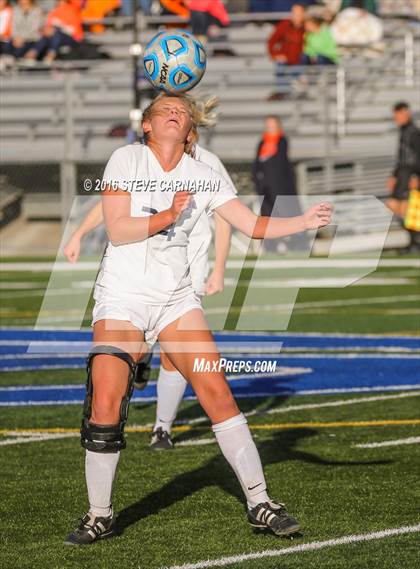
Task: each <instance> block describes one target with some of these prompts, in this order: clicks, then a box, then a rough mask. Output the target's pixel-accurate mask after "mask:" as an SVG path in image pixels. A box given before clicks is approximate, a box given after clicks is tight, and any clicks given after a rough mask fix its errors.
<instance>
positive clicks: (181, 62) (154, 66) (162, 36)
mask: <svg viewBox="0 0 420 569" xmlns="http://www.w3.org/2000/svg"><path fill="white" fill-rule="evenodd" d="M206 59H207V57H206V51H205V49H204V47H203V44H202V43H201V42H200V41H198V39H197V38H195V37H194V36H193V35H192V34H190V33H189V32H185V31H184V30H173V31H164V32H159V33H158V34H156V35H155V36H154V38H153V39H152V40H151V41H150V42H149V43H148V44H147V46H146V48H145V51H144V57H143V64H144V71H145V74H146V78H147V79H148V80H149V81H150V83H151V84H152V85H153V87H155V89H158V90H159V91H165V92H166V93H184V92H185V91H189V90H190V89H192V88H193V87H194V86H195V85H197V83H198V82H199V81H200V80H201V78H202V77H203V75H204V72H205V70H206Z"/></svg>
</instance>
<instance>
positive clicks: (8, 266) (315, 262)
mask: <svg viewBox="0 0 420 569" xmlns="http://www.w3.org/2000/svg"><path fill="white" fill-rule="evenodd" d="M254 265H255V262H254V261H248V262H244V261H243V260H242V259H238V260H235V259H230V260H228V262H227V267H228V268H229V269H241V268H242V267H244V268H247V267H253V266H254ZM377 265H378V261H377V259H366V258H365V259H290V260H287V259H275V260H268V259H267V260H259V261H257V266H258V269H277V268H278V269H295V268H304V269H306V268H308V269H309V268H311V269H313V268H315V269H317V268H320V269H325V268H341V267H345V268H359V267H362V268H368V269H371V268H376V267H377ZM379 267H416V268H418V267H420V259H414V258H411V259H382V260H379ZM53 268H54V270H56V271H66V272H78V271H96V270H97V269H98V268H99V261H98V262H94V261H81V262H79V263H77V264H76V265H72V264H70V263H68V262H66V261H58V262H56V263H49V262H40V263H34V262H23V263H0V270H2V271H13V272H15V271H36V272H39V271H51V270H52V269H53Z"/></svg>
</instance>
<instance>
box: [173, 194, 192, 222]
mask: <svg viewBox="0 0 420 569" xmlns="http://www.w3.org/2000/svg"><path fill="white" fill-rule="evenodd" d="M191 199H192V195H191V193H190V192H185V191H181V192H176V193H175V196H174V199H173V201H172V205H171V207H170V208H169V211H170V212H171V215H172V217H173V220H174V221H177V219H178V218H179V216H180V215H181V213H182V212H183V211H185V210H186V209H187V207H188V206H189V205H190V202H191Z"/></svg>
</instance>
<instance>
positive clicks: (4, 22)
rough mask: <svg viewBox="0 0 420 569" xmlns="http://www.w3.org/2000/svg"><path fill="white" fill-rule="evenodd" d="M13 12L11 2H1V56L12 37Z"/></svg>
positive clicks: (1, 0)
mask: <svg viewBox="0 0 420 569" xmlns="http://www.w3.org/2000/svg"><path fill="white" fill-rule="evenodd" d="M12 18H13V10H12V7H11V6H10V2H9V0H0V54H2V53H3V50H4V48H5V46H6V43H7V42H8V41H9V40H10V37H11V35H12Z"/></svg>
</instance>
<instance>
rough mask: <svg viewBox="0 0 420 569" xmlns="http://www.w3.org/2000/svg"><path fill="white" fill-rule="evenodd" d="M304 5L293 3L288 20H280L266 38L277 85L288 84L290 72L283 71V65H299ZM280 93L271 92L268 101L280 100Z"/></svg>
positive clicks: (303, 31) (303, 27)
mask: <svg viewBox="0 0 420 569" xmlns="http://www.w3.org/2000/svg"><path fill="white" fill-rule="evenodd" d="M304 22H305V6H304V5H303V4H298V3H296V4H293V6H292V11H291V14H290V19H289V20H281V21H280V22H279V23H278V24H277V25H276V27H275V28H274V31H273V33H272V34H271V36H270V37H269V39H268V51H269V53H270V57H271V59H272V60H273V61H274V62H275V64H276V77H277V83H278V85H279V86H281V85H283V84H284V83H286V85H288V84H289V82H290V81H289V79H290V76H291V74H285V73H284V66H285V65H299V63H300V61H301V58H302V51H303V38H304V35H305V26H304ZM283 97H284V95H283V94H282V93H272V94H271V95H270V97H269V98H268V100H269V101H280V100H281V99H282V98H283Z"/></svg>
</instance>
